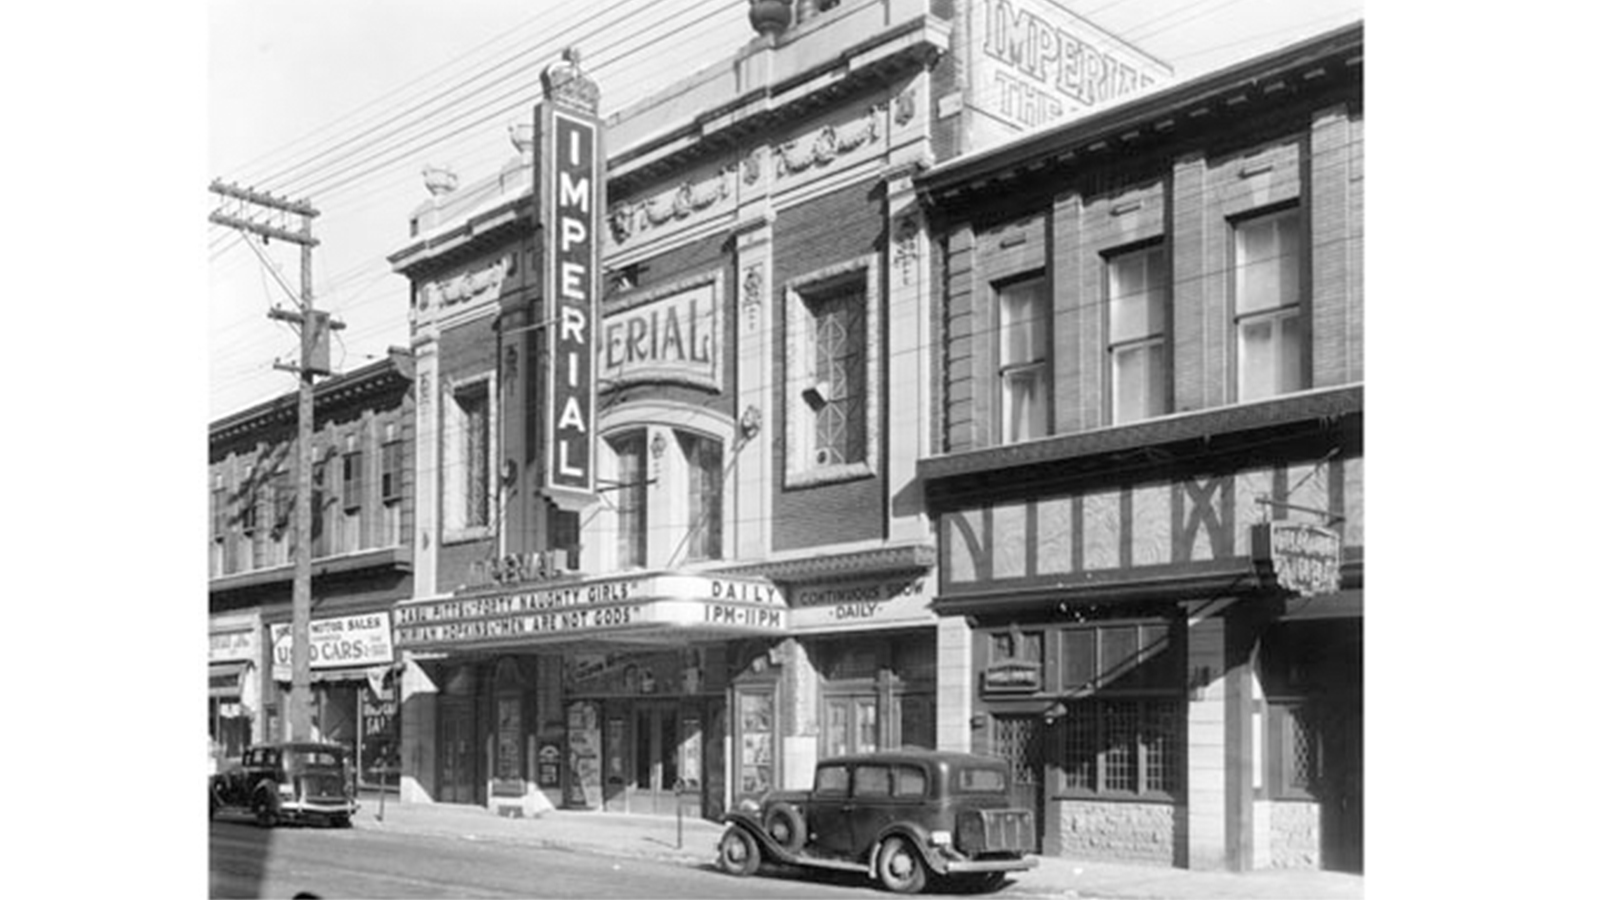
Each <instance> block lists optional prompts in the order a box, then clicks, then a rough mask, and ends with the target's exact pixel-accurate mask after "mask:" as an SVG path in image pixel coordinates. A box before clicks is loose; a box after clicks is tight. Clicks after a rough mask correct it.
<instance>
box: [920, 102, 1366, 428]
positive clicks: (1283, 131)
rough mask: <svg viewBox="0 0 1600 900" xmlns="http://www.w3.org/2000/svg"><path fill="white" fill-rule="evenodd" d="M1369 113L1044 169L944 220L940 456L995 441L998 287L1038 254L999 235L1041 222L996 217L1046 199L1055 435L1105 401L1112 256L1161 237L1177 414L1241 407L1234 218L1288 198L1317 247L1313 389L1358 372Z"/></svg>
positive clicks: (1313, 114) (1097, 419)
mask: <svg viewBox="0 0 1600 900" xmlns="http://www.w3.org/2000/svg"><path fill="white" fill-rule="evenodd" d="M1361 135H1362V130H1361V119H1360V117H1359V115H1356V116H1352V115H1351V114H1350V113H1349V112H1348V110H1347V109H1346V107H1344V106H1330V107H1327V108H1321V109H1315V110H1312V109H1303V110H1301V111H1299V112H1294V113H1285V114H1284V115H1282V116H1278V117H1276V118H1274V119H1273V120H1271V121H1270V122H1268V123H1267V124H1265V125H1264V126H1263V127H1262V128H1261V129H1260V130H1259V131H1256V132H1253V133H1251V134H1249V135H1239V134H1232V133H1229V134H1225V135H1216V136H1214V139H1213V140H1211V141H1210V142H1209V143H1208V144H1206V145H1205V146H1203V147H1201V148H1200V149H1195V146H1194V145H1190V146H1189V147H1185V148H1183V149H1181V150H1180V149H1178V148H1174V149H1173V151H1171V152H1170V153H1169V154H1167V155H1165V156H1162V155H1154V154H1153V155H1150V156H1147V157H1144V158H1141V159H1133V160H1128V161H1123V162H1119V163H1117V164H1114V165H1110V166H1105V167H1102V168H1100V169H1087V170H1082V171H1081V174H1079V175H1077V176H1076V177H1074V178H1072V179H1070V180H1068V179H1057V180H1049V179H1044V178H1038V179H1035V180H1034V181H1032V182H1030V183H1027V184H1025V185H1023V186H1022V187H1021V188H1020V189H1019V191H1018V192H1017V193H1015V194H1010V195H1007V197H1005V198H993V199H992V200H991V202H989V203H988V205H987V206H983V207H979V208H976V209H974V211H972V212H970V213H968V214H967V216H968V217H967V219H966V220H964V221H954V222H952V223H951V224H950V225H949V226H948V227H947V228H946V229H945V233H944V237H943V242H942V243H943V249H944V252H945V256H946V265H945V270H944V284H943V289H944V297H943V298H942V302H941V305H940V315H941V324H942V326H943V328H944V329H945V332H946V335H947V344H946V347H945V351H944V352H945V359H944V384H943V392H944V405H943V408H942V414H943V429H944V433H943V435H942V439H943V440H942V443H943V445H944V448H943V449H944V450H945V451H946V452H960V451H963V450H971V449H978V448H982V447H987V446H993V445H994V444H995V443H996V442H997V441H998V435H997V434H995V433H994V431H993V428H992V425H991V423H990V422H989V420H990V419H992V418H993V409H992V406H993V403H994V400H995V397H996V396H997V391H996V377H997V376H996V372H995V369H994V366H993V365H992V363H993V360H992V358H991V357H992V355H993V349H992V348H993V345H994V340H995V338H994V333H995V329H994V321H993V318H994V317H993V310H992V309H991V308H990V307H991V306H992V304H991V303H990V302H989V301H988V299H987V298H988V295H989V286H990V285H991V284H992V283H993V282H994V281H996V280H1000V279H1003V278H1005V277H1008V276H1009V275H1010V274H1014V273H1015V274H1020V272H1021V270H1022V269H1023V268H1025V267H1028V266H1033V265H1037V264H1036V263H1034V262H1032V261H1026V262H1025V261H1022V260H1020V259H1013V258H1012V257H1014V256H1016V254H1017V251H1019V250H1020V249H1021V246H1025V245H1018V246H1012V247H1002V246H1000V244H1002V243H1004V241H1005V240H1006V238H1005V235H1006V234H1008V233H1011V232H1012V231H1015V230H1017V229H1026V228H1027V227H1028V222H1029V220H1031V219H1032V218H1033V216H1034V213H1032V212H1031V211H1029V212H1012V213H1010V214H1011V215H1012V216H1013V217H1014V218H1012V219H1011V220H1010V221H1002V222H998V223H997V222H993V221H992V220H990V219H989V217H992V216H993V215H995V213H994V211H995V210H1001V209H1004V208H1005V206H1006V205H1007V203H1006V202H1003V201H1006V200H1009V205H1010V206H1011V207H1012V209H1013V210H1015V209H1016V208H1017V207H1018V206H1021V205H1027V204H1033V203H1036V202H1038V200H1039V199H1040V198H1041V196H1050V197H1052V198H1053V199H1052V201H1051V202H1052V210H1051V213H1050V216H1049V220H1050V227H1049V228H1048V229H1047V234H1048V240H1049V241H1050V246H1049V254H1050V256H1049V261H1048V265H1047V268H1048V271H1049V273H1050V276H1051V284H1052V298H1051V299H1052V303H1053V304H1054V307H1055V317H1054V319H1053V340H1054V344H1053V358H1052V368H1053V372H1052V393H1053V397H1052V400H1053V416H1052V430H1053V433H1056V434H1064V433H1072V432H1076V431H1081V430H1086V429H1092V428H1097V427H1102V426H1104V425H1106V424H1108V422H1109V417H1108V408H1107V404H1106V400H1105V397H1106V391H1107V389H1108V386H1107V384H1106V379H1107V369H1106V346H1105V344H1106V340H1105V315H1106V313H1105V278H1106V275H1105V257H1106V255H1107V254H1108V253H1111V252H1116V251H1117V250H1119V249H1121V248H1126V247H1131V246H1135V245H1138V244H1141V243H1145V242H1151V241H1157V240H1160V241H1163V242H1165V244H1166V247H1167V252H1168V257H1169V260H1170V265H1171V272H1170V275H1171V289H1172V310H1171V316H1170V320H1169V321H1170V329H1171V330H1170V332H1169V334H1168V342H1169V346H1170V347H1171V354H1172V355H1171V375H1172V410H1173V411H1174V412H1188V411H1194V410H1200V409H1209V408H1215V407H1218V406H1222V405H1226V404H1228V403H1233V402H1236V397H1237V390H1236V387H1235V384H1234V381H1235V379H1234V368H1235V366H1236V365H1237V363H1236V360H1235V359H1234V344H1235V341H1236V338H1235V333H1234V328H1235V326H1234V322H1233V311H1232V307H1233V300H1232V296H1231V292H1232V288H1231V281H1232V279H1231V275H1230V267H1231V265H1232V260H1233V249H1232V241H1233V237H1232V235H1233V229H1232V226H1231V224H1230V223H1231V222H1232V221H1234V220H1236V219H1238V218H1243V217H1248V216H1250V215H1254V214H1256V213H1258V212H1265V211H1269V210H1274V209H1281V208H1286V207H1297V208H1298V209H1299V210H1300V211H1301V215H1302V217H1303V228H1304V231H1303V237H1302V250H1303V252H1305V253H1306V254H1307V256H1308V259H1307V265H1306V267H1305V271H1304V277H1305V288H1304V290H1303V292H1302V295H1301V297H1302V322H1304V323H1306V324H1308V325H1309V329H1310V343H1309V348H1308V354H1307V355H1308V357H1309V365H1308V367H1307V376H1308V380H1307V385H1308V387H1313V388H1323V387H1332V386H1337V385H1342V384H1351V383H1354V382H1358V381H1360V380H1361V378H1362V370H1363V369H1362V334H1363V332H1362V322H1361V317H1362V285H1361V277H1362V267H1361V252H1362V235H1361V230H1362V220H1361V217H1362V213H1363V206H1362V192H1361V182H1362V163H1361V147H1362V140H1361Z"/></svg>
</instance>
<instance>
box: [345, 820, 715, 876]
mask: <svg viewBox="0 0 1600 900" xmlns="http://www.w3.org/2000/svg"><path fill="white" fill-rule="evenodd" d="M354 824H355V827H356V828H358V829H361V830H366V831H375V832H388V833H390V834H396V833H401V834H415V835H422V836H426V837H433V838H451V839H454V840H460V841H474V842H477V843H488V844H500V845H510V846H523V847H533V848H537V849H541V850H558V851H564V852H569V853H591V854H594V855H597V856H606V857H614V858H618V859H646V860H653V861H657V862H670V863H677V864H680V865H684V866H698V865H706V864H710V863H712V862H714V861H715V858H714V857H707V856H702V855H701V854H697V853H693V852H690V851H686V850H679V849H677V848H674V847H666V846H663V847H662V848H661V849H660V850H652V849H649V848H635V847H629V846H627V845H626V844H615V843H591V842H585V841H579V840H566V839H561V838H548V837H540V836H537V835H519V834H496V833H494V832H476V831H462V830H460V829H450V828H442V827H434V828H430V827H427V826H420V827H419V826H415V825H400V826H393V825H390V824H389V823H384V822H376V821H373V820H366V821H357V822H356V823H354Z"/></svg>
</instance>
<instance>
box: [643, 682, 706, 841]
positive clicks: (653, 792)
mask: <svg viewBox="0 0 1600 900" xmlns="http://www.w3.org/2000/svg"><path fill="white" fill-rule="evenodd" d="M699 721H700V720H699V717H698V716H696V715H695V714H694V713H693V712H691V711H689V710H687V709H686V708H685V707H684V706H683V705H682V704H679V703H670V704H669V703H636V704H634V707H633V714H632V717H631V721H630V723H629V725H630V728H631V730H632V735H631V747H632V760H631V762H632V766H631V767H630V768H631V772H632V778H631V780H630V782H629V784H628V799H627V807H628V811H629V812H633V813H642V814H644V815H660V816H670V815H675V814H676V813H677V811H678V803H679V798H680V795H681V796H682V802H683V803H684V810H683V813H684V815H685V816H695V817H698V816H699V815H700V804H699V798H700V780H701V773H700V766H699V760H700V755H701V754H700V752H699V746H700V743H701V737H700V733H699V730H700V725H699ZM691 768H692V771H691Z"/></svg>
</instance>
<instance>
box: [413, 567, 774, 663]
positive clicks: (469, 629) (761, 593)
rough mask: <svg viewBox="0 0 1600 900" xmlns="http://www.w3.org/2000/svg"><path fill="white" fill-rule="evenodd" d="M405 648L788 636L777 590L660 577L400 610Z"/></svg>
mask: <svg viewBox="0 0 1600 900" xmlns="http://www.w3.org/2000/svg"><path fill="white" fill-rule="evenodd" d="M394 612H395V646H397V647H400V648H405V649H421V648H428V647H433V648H442V647H461V646H465V645H472V644H486V645H504V644H515V643H524V642H532V643H537V642H541V641H563V640H574V639H583V638H586V637H591V636H594V637H604V636H606V635H609V634H627V635H628V636H630V637H634V638H640V637H643V638H648V637H651V636H655V637H659V638H661V639H662V640H664V641H669V642H670V641H676V640H681V638H682V636H683V635H684V634H685V633H689V632H695V631H699V632H704V633H708V634H720V635H729V636H736V635H760V634H774V633H782V632H784V631H785V630H786V628H787V625H788V619H787V615H788V609H787V608H786V607H785V606H784V603H783V596H782V594H781V593H780V592H779V590H778V588H777V587H776V586H774V585H773V584H771V583H770V582H767V581H762V580H759V579H751V578H713V577H710V576H705V575H685V574H669V573H656V574H647V575H638V576H633V577H626V578H606V579H599V580H593V581H582V582H571V583H568V584H565V585H562V586H559V587H550V588H545V589H540V590H520V591H508V592H498V593H493V594H484V595H480V596H475V597H449V598H439V599H435V600H427V601H422V602H419V603H407V604H401V605H400V606H397V607H396V608H395V611H394Z"/></svg>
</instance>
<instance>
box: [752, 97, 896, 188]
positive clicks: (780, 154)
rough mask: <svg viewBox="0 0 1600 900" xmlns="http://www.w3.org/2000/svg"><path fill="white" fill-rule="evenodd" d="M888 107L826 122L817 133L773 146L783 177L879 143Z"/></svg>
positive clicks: (776, 165) (779, 174) (876, 108)
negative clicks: (839, 122) (839, 121)
mask: <svg viewBox="0 0 1600 900" xmlns="http://www.w3.org/2000/svg"><path fill="white" fill-rule="evenodd" d="M883 112H884V107H883V106H881V105H875V106H872V107H870V108H869V109H868V110H867V111H866V113H865V114H864V115H862V116H861V117H860V118H858V119H856V120H854V121H852V122H847V123H845V124H843V125H824V126H823V127H822V128H821V129H820V130H818V131H817V132H816V133H814V134H811V135H807V136H805V137H801V138H796V139H795V140H792V141H788V142H786V143H784V144H780V145H778V146H777V147H775V148H773V152H772V155H773V160H774V163H775V167H776V170H777V175H778V177H779V178H787V177H790V176H794V175H798V174H800V173H802V172H804V171H806V170H807V169H811V168H814V167H821V166H827V165H829V164H830V163H832V162H833V161H834V160H836V159H838V158H839V157H841V156H848V155H849V154H851V153H854V152H855V151H857V150H859V149H861V148H862V147H866V146H868V145H870V144H873V143H876V142H877V141H878V140H879V139H880V138H882V137H883V135H882V130H883V129H882V128H881V127H880V125H879V120H880V119H881V118H882V116H883Z"/></svg>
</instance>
